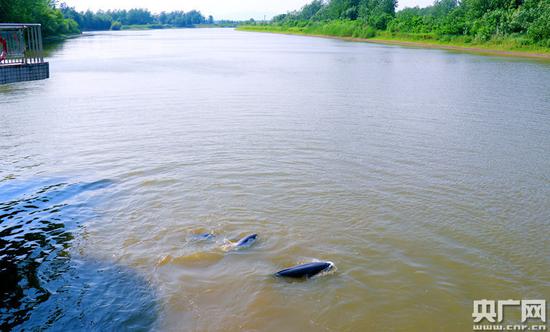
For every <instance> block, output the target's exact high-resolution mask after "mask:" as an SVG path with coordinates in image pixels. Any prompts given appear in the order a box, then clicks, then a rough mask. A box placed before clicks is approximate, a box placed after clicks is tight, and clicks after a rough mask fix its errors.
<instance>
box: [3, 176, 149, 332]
mask: <svg viewBox="0 0 550 332" xmlns="http://www.w3.org/2000/svg"><path fill="white" fill-rule="evenodd" d="M111 185H113V182H112V181H110V180H100V181H95V182H86V183H70V181H60V180H59V179H55V180H52V179H49V180H38V181H26V182H21V181H10V182H7V183H4V184H3V185H2V186H0V258H1V262H0V299H1V304H0V318H1V320H0V328H1V329H12V328H14V327H16V326H19V325H20V324H22V323H24V322H27V323H28V324H31V325H32V324H33V322H35V321H36V319H35V318H34V317H39V319H38V320H40V319H42V317H43V316H44V314H41V315H38V316H36V314H35V312H34V309H35V308H37V306H39V307H40V308H47V309H43V310H44V311H46V312H48V315H49V313H50V312H51V310H53V309H52V307H51V306H50V305H47V304H46V303H50V302H52V301H53V303H57V302H58V301H59V300H58V299H59V296H68V298H67V299H64V300H63V301H62V302H70V300H72V298H71V296H73V295H74V296H76V295H75V294H76V293H78V292H84V293H85V294H84V295H82V294H81V296H86V298H88V296H91V297H92V299H91V300H90V301H92V302H94V301H96V302H97V301H98V300H96V299H95V298H94V295H88V294H87V291H86V289H89V288H90V287H91V286H90V285H97V287H100V286H99V285H104V284H106V285H105V286H101V287H105V290H106V291H109V290H110V289H111V288H110V287H112V285H118V286H117V287H118V288H116V289H119V291H120V292H122V291H123V289H124V287H127V288H131V289H134V288H135V290H136V291H138V292H139V289H140V288H139V287H134V286H135V285H136V284H139V283H137V282H134V281H132V280H130V279H131V277H130V276H129V273H128V272H121V270H117V269H115V268H114V267H101V269H99V268H95V269H94V268H93V267H92V268H90V267H87V265H86V264H83V263H79V262H75V261H74V260H71V255H70V253H69V248H70V246H71V243H72V242H73V240H74V239H75V237H76V236H77V232H78V229H79V227H78V226H79V225H81V224H82V223H84V222H86V221H87V220H90V219H91V218H93V217H94V216H95V210H94V207H95V206H97V204H98V203H99V201H100V200H101V199H102V194H103V193H104V191H101V189H105V188H107V187H109V186H111ZM105 271H109V272H108V273H107V272H105ZM82 276H86V277H82ZM115 276H118V278H117V277H115ZM113 279H117V281H116V282H113ZM125 282H127V284H125ZM128 285H132V286H128ZM81 286H82V287H84V288H82V289H81ZM93 287H96V286H93ZM93 287H92V288H93ZM73 288H74V289H73ZM94 291H99V289H98V290H95V289H94ZM102 292H103V293H104V291H102ZM102 292H99V293H102ZM110 292H111V293H115V292H116V291H115V290H111V291H110ZM120 294H124V296H125V295H127V294H133V293H131V292H130V290H128V289H127V290H126V291H124V292H122V293H120ZM110 297H111V300H110V301H115V299H117V296H113V294H111V296H110ZM137 297H138V298H140V296H137ZM119 302H120V301H119ZM122 302H123V301H122ZM122 302H121V303H122ZM149 302H151V301H149ZM44 306H45V307H44ZM56 307H58V305H56ZM75 308H76V307H73V306H65V307H62V308H61V311H59V315H60V316H59V317H57V318H55V317H50V316H48V320H47V321H43V322H42V323H43V324H46V325H48V324H50V323H51V324H54V323H55V322H57V321H59V320H60V319H62V318H63V317H67V316H71V314H72V316H75V314H74V310H77V309H75ZM58 309H59V308H58ZM82 310H83V311H82V313H83V312H85V310H84V309H82ZM86 310H88V309H86ZM100 311H101V310H100ZM82 313H81V314H82ZM81 314H79V315H81ZM129 315H130V316H131V314H130V313H129ZM126 316H127V315H120V317H119V318H117V319H124V317H126ZM73 318H74V317H73ZM111 320H112V319H111ZM88 321H94V322H96V321H97V319H91V318H90V319H88ZM48 322H50V323H48ZM81 323H82V324H84V325H86V324H88V323H84V322H81ZM74 324H76V323H74ZM112 324H114V322H112ZM84 325H83V326H84Z"/></svg>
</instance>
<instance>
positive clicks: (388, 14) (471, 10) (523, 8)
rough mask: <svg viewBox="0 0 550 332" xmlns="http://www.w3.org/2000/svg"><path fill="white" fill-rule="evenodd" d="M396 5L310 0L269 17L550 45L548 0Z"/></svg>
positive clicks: (298, 23) (383, 0)
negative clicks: (284, 12) (310, 0)
mask: <svg viewBox="0 0 550 332" xmlns="http://www.w3.org/2000/svg"><path fill="white" fill-rule="evenodd" d="M396 8H397V1H396V0H314V1H313V2H311V3H310V4H307V5H306V6H304V7H303V8H302V9H301V10H298V11H294V12H289V13H287V14H282V15H278V16H276V17H274V18H273V20H272V24H273V25H277V26H286V27H307V26H311V25H319V24H329V25H330V24H332V25H333V26H337V25H336V24H335V23H334V22H335V21H346V22H352V23H353V25H348V26H354V27H361V28H363V29H365V28H370V29H375V30H384V31H388V32H391V33H396V34H399V33H401V34H432V35H435V36H438V37H439V38H444V37H445V36H450V37H452V36H462V37H463V38H465V40H466V41H468V40H476V41H480V42H483V41H488V40H490V39H493V38H500V37H511V38H517V39H520V40H521V42H522V43H526V44H530V43H535V44H538V45H541V46H543V47H550V0H435V2H434V3H433V5H432V6H429V7H426V8H419V7H414V8H405V9H403V10H400V11H396ZM340 26H342V24H340Z"/></svg>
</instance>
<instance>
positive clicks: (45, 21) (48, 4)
mask: <svg viewBox="0 0 550 332" xmlns="http://www.w3.org/2000/svg"><path fill="white" fill-rule="evenodd" d="M0 22H31V23H40V24H42V33H43V34H44V36H46V37H48V36H57V35H68V34H76V33H80V32H81V31H90V30H110V29H112V30H120V29H121V27H122V26H123V25H150V26H151V27H152V28H155V27H158V28H161V27H165V26H171V27H193V26H195V25H197V24H213V23H214V18H213V17H212V16H208V18H206V17H204V16H203V15H202V14H201V12H199V11H196V10H191V11H189V12H184V11H174V12H162V13H160V14H153V13H151V12H150V11H149V10H147V9H130V10H109V11H97V12H92V11H89V10H88V11H86V12H78V11H76V10H75V9H74V8H73V7H69V6H68V5H66V4H65V3H61V4H58V1H57V0H0Z"/></svg>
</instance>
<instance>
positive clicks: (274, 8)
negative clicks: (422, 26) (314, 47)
mask: <svg viewBox="0 0 550 332" xmlns="http://www.w3.org/2000/svg"><path fill="white" fill-rule="evenodd" d="M59 2H66V3H67V4H68V5H69V6H71V7H76V9H77V10H79V11H85V10H88V9H91V10H93V11H97V10H99V9H103V10H107V9H131V8H147V9H149V10H150V11H152V12H154V13H160V12H161V11H173V10H184V11H189V10H192V9H196V10H200V11H201V12H202V14H203V15H205V16H208V15H213V16H214V18H215V19H231V20H246V19H249V18H251V17H253V18H255V19H263V18H264V15H265V17H266V18H268V19H270V18H271V17H273V16H274V15H277V14H282V13H286V12H287V11H292V10H295V9H299V8H301V7H302V6H303V5H305V4H306V3H309V2H311V0H60V1H59ZM432 3H433V0H399V8H404V7H413V6H420V7H424V6H428V5H431V4H432Z"/></svg>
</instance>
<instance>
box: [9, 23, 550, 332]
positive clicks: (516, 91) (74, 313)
mask: <svg viewBox="0 0 550 332" xmlns="http://www.w3.org/2000/svg"><path fill="white" fill-rule="evenodd" d="M48 60H49V61H50V66H51V79H49V80H46V81H37V82H27V83H22V84H15V85H8V86H1V87H0V257H2V262H1V265H0V268H1V271H0V277H1V279H2V286H1V291H2V295H1V297H2V302H1V303H2V304H1V307H0V317H1V320H0V324H1V327H2V328H3V329H4V328H10V327H15V330H33V329H36V328H38V327H52V328H53V329H54V330H58V329H61V328H65V329H69V330H72V331H74V330H84V329H86V330H90V329H91V330H94V329H97V330H161V331H183V330H185V331H222V330H223V331H314V330H315V331H468V330H471V329H472V301H473V300H476V299H495V300H497V299H541V298H542V299H547V300H550V277H549V276H550V257H549V255H548V252H549V251H550V240H549V238H548V233H549V225H550V219H549V217H550V64H549V63H544V62H535V61H528V60H520V59H514V58H499V57H488V56H477V55H471V54H462V53H453V52H448V51H442V50H423V49H411V48H403V47H396V46H386V45H375V44H363V43H350V42H345V41H339V40H332V39H321V38H310V37H302V36H287V35H272V34H262V33H250V32H238V31H234V30H230V29H188V30H164V31H130V32H104V33H94V34H87V35H85V36H83V37H81V38H77V39H72V40H68V41H67V42H65V43H64V44H63V45H62V46H61V47H59V48H57V49H55V50H53V51H52V52H51V54H50V57H49V59H48ZM204 232H213V233H214V234H215V235H216V237H215V238H214V239H212V240H206V241H201V240H199V239H197V237H196V236H195V235H196V234H200V233H204ZM250 233H258V234H259V241H258V242H257V243H256V244H255V245H254V246H253V247H251V248H250V249H247V250H241V251H237V252H224V251H222V250H221V249H220V246H221V245H223V243H224V241H225V240H236V239H238V238H240V237H242V236H245V235H247V234H250ZM315 259H320V260H324V259H326V260H331V261H333V262H334V263H335V264H336V266H337V271H336V272H335V273H332V274H329V275H326V276H323V277H319V278H314V279H312V280H309V281H307V282H288V281H284V280H277V279H276V278H274V277H273V276H272V274H273V273H274V272H276V271H277V270H279V269H282V268H285V267H288V266H291V265H294V264H297V263H302V262H310V261H312V260H315ZM518 316H519V312H518V313H517V314H516V313H515V312H514V311H513V310H510V313H509V315H507V316H506V318H507V319H508V320H510V321H511V322H512V323H515V322H517V320H518Z"/></svg>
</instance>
